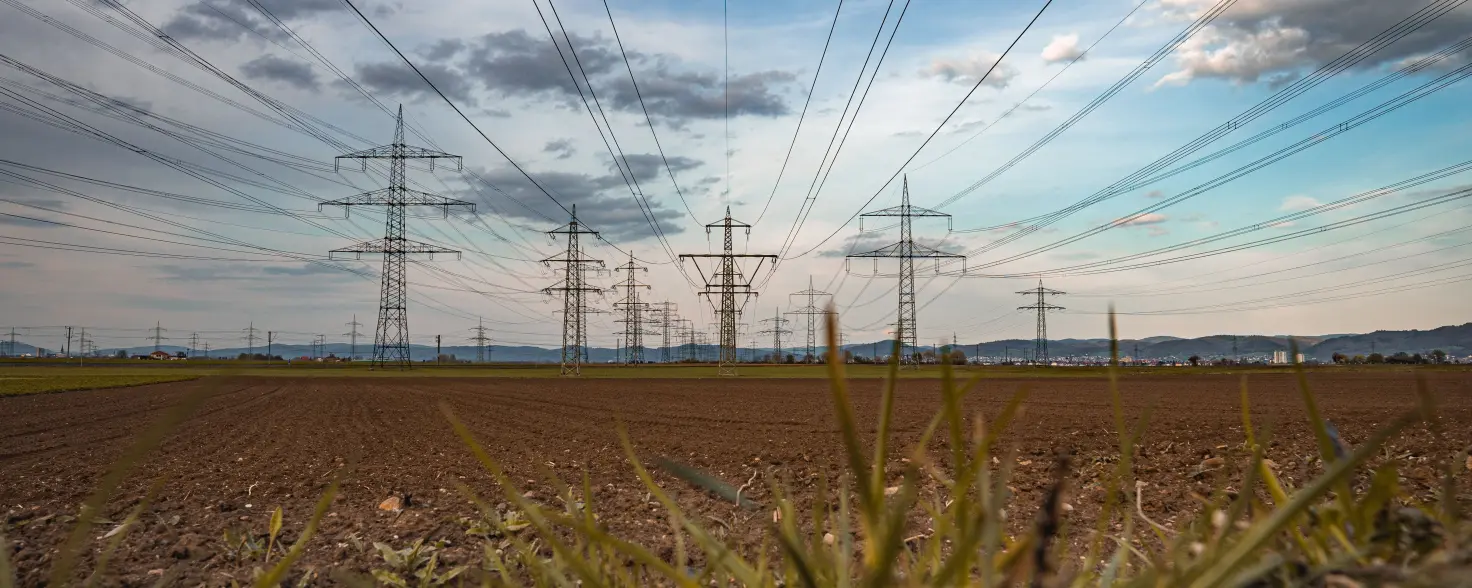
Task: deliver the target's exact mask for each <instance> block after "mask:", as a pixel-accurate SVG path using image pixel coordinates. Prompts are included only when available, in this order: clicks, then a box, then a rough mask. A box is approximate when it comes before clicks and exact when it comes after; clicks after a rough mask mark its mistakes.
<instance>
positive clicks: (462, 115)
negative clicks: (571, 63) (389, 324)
mask: <svg viewBox="0 0 1472 588" xmlns="http://www.w3.org/2000/svg"><path fill="white" fill-rule="evenodd" d="M342 2H343V4H346V5H347V6H348V8H351V9H352V10H353V13H355V14H357V15H358V18H360V19H362V20H363V24H366V25H368V28H370V29H373V33H374V34H376V35H378V38H379V39H382V40H383V42H384V44H386V45H388V47H389V49H392V50H393V52H394V54H395V55H398V56H399V59H402V60H403V61H404V64H405V65H408V66H409V69H412V70H414V73H415V75H418V76H419V79H421V80H423V81H424V83H425V84H426V85H428V86H429V88H430V89H431V90H434V93H435V94H437V95H439V97H440V99H441V100H444V101H445V104H447V105H449V106H450V108H451V109H452V110H454V111H455V114H458V115H460V118H461V119H463V120H464V121H465V124H468V125H470V128H472V129H474V130H475V132H476V134H478V135H480V138H481V139H484V140H485V142H486V143H487V144H489V145H490V146H491V147H492V148H493V149H495V150H496V153H498V154H500V155H501V157H502V158H504V159H506V162H507V163H510V164H511V167H513V168H516V171H517V172H518V173H520V174H521V175H522V177H525V178H526V179H527V181H529V182H531V183H532V185H533V186H535V187H536V188H537V190H538V191H540V192H541V193H542V194H543V195H545V196H546V197H547V199H548V200H551V201H552V203H553V204H556V205H557V207H558V208H561V209H562V211H563V212H565V213H567V214H568V215H569V216H571V215H572V210H571V209H569V208H568V207H566V206H563V204H562V202H561V201H559V200H557V198H556V197H554V196H552V193H551V192H548V191H547V189H546V188H545V187H543V186H542V184H541V183H539V182H537V180H536V178H533V177H532V176H531V174H529V173H527V172H526V170H525V169H523V168H522V167H521V165H519V164H517V163H516V160H514V159H512V158H511V156H510V155H508V154H507V153H506V152H505V151H503V150H502V149H501V147H500V146H499V145H496V142H495V141H492V140H491V138H490V137H489V136H487V135H486V134H485V131H482V130H480V127H479V126H477V125H476V124H475V122H474V121H472V120H470V117H468V116H466V115H465V113H464V112H462V111H461V110H460V107H459V106H456V105H455V102H454V101H453V100H450V98H449V97H448V96H446V95H445V93H444V92H442V91H440V89H439V86H436V85H435V84H434V82H431V81H429V78H428V77H425V75H424V72H422V71H419V68H418V67H417V66H415V65H414V62H413V61H410V60H409V57H408V56H406V55H404V52H403V51H400V50H399V48H398V47H397V46H396V45H394V43H393V41H390V40H389V38H388V37H387V36H386V35H384V34H383V31H380V30H378V27H377V26H376V25H374V24H373V21H372V20H369V19H368V15H366V14H363V11H361V10H359V9H358V7H357V5H355V4H353V2H352V0H342ZM600 240H601V239H600ZM609 246H610V247H613V248H614V249H616V250H619V251H622V249H619V247H618V246H617V245H614V244H612V243H609Z"/></svg>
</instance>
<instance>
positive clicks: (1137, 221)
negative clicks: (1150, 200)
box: [1114, 212, 1170, 227]
mask: <svg viewBox="0 0 1472 588" xmlns="http://www.w3.org/2000/svg"><path fill="white" fill-rule="evenodd" d="M1168 220H1170V217H1168V216H1165V215H1163V214H1160V213H1158V212H1148V213H1145V214H1142V215H1138V216H1131V217H1125V218H1122V219H1119V220H1117V221H1114V224H1115V225H1116V226H1120V227H1143V226H1147V225H1158V224H1160V223H1163V222H1165V221H1168Z"/></svg>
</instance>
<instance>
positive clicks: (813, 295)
mask: <svg viewBox="0 0 1472 588" xmlns="http://www.w3.org/2000/svg"><path fill="white" fill-rule="evenodd" d="M787 296H788V299H789V300H790V299H791V298H792V297H793V296H803V297H806V298H807V299H808V303H807V305H806V306H803V307H802V308H798V309H797V310H789V311H787V314H795V315H798V316H806V317H807V323H808V348H807V351H808V352H807V355H806V356H805V357H804V358H803V363H817V362H818V317H820V316H825V317H826V316H828V311H827V310H825V309H823V308H822V307H820V306H818V299H819V298H822V297H824V296H829V297H831V296H833V295H832V294H829V293H827V292H821V291H819V290H817V289H816V288H813V277H812V276H808V289H806V290H803V291H801V292H793V293H791V294H788V295H787Z"/></svg>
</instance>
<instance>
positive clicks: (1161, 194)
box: [1145, 190, 1165, 198]
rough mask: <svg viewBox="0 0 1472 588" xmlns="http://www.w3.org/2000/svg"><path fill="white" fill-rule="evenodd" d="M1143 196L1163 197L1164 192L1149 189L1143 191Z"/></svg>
mask: <svg viewBox="0 0 1472 588" xmlns="http://www.w3.org/2000/svg"><path fill="white" fill-rule="evenodd" d="M1145 197H1146V198H1164V197H1165V192H1163V191H1161V190H1151V191H1149V192H1146V193H1145Z"/></svg>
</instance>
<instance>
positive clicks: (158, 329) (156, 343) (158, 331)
mask: <svg viewBox="0 0 1472 588" xmlns="http://www.w3.org/2000/svg"><path fill="white" fill-rule="evenodd" d="M161 324H162V323H159V322H157V321H155V322H154V323H153V335H152V336H150V337H148V338H149V339H153V350H154V351H162V350H163V349H162V347H163V342H164V341H168V340H169V338H168V337H165V336H164V331H167V330H168V329H165V328H163V327H162V326H160V325H161Z"/></svg>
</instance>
